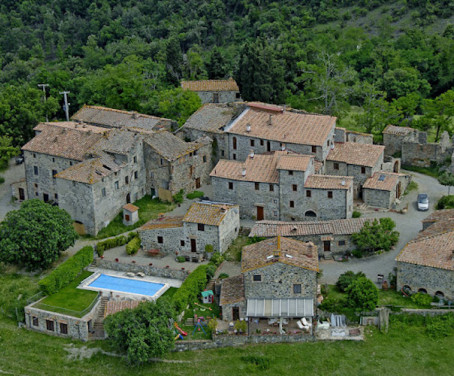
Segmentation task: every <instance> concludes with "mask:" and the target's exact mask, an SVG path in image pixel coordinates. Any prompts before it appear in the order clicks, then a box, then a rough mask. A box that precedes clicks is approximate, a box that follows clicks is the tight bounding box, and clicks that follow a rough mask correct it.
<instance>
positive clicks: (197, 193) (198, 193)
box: [186, 191, 204, 200]
mask: <svg viewBox="0 0 454 376" xmlns="http://www.w3.org/2000/svg"><path fill="white" fill-rule="evenodd" d="M203 196H204V193H203V192H201V191H194V192H191V193H188V194H187V195H186V198H188V199H189V200H194V199H195V198H201V197H203Z"/></svg>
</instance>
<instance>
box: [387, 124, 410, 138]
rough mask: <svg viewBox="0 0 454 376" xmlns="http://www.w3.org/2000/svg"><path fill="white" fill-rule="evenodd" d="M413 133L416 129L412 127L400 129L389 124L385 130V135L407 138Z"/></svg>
mask: <svg viewBox="0 0 454 376" xmlns="http://www.w3.org/2000/svg"><path fill="white" fill-rule="evenodd" d="M413 131H415V129H413V128H410V127H398V126H396V125H392V124H389V125H387V126H386V128H385V129H384V130H383V134H395V135H398V136H405V135H407V134H409V133H411V132H413Z"/></svg>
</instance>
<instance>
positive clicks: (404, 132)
mask: <svg viewBox="0 0 454 376" xmlns="http://www.w3.org/2000/svg"><path fill="white" fill-rule="evenodd" d="M382 133H383V145H385V155H386V156H393V155H399V156H401V155H402V145H403V142H404V139H405V138H406V137H407V136H410V137H411V138H414V137H416V138H417V133H418V131H417V130H416V129H413V128H410V127H399V126H395V125H392V124H389V125H387V126H386V128H385V129H384V130H383V132H382Z"/></svg>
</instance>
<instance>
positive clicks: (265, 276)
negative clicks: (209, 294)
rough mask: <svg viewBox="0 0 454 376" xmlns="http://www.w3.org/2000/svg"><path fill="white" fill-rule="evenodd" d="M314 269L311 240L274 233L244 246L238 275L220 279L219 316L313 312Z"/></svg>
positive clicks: (314, 250)
mask: <svg viewBox="0 0 454 376" xmlns="http://www.w3.org/2000/svg"><path fill="white" fill-rule="evenodd" d="M318 271H319V269H318V257H317V247H316V246H315V245H314V244H312V243H303V242H300V241H297V240H292V239H287V238H284V237H280V236H278V237H276V238H272V239H267V240H263V241H261V242H259V243H255V244H251V245H249V246H246V247H244V248H243V252H242V259H241V276H238V277H232V278H227V279H225V280H224V281H223V282H222V287H221V297H220V305H221V307H222V316H223V319H224V320H227V321H234V320H237V319H240V318H245V317H248V318H273V317H275V318H296V317H297V318H301V317H304V316H306V317H310V316H313V315H314V301H315V298H316V294H317V272H318Z"/></svg>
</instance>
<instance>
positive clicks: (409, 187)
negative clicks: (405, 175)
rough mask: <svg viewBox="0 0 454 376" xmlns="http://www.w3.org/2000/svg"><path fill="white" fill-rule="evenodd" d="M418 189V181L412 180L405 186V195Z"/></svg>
mask: <svg viewBox="0 0 454 376" xmlns="http://www.w3.org/2000/svg"><path fill="white" fill-rule="evenodd" d="M417 190H418V183H416V182H415V181H414V180H412V181H411V182H410V184H408V185H407V188H405V192H404V195H408V194H409V193H410V192H411V191H417Z"/></svg>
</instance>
